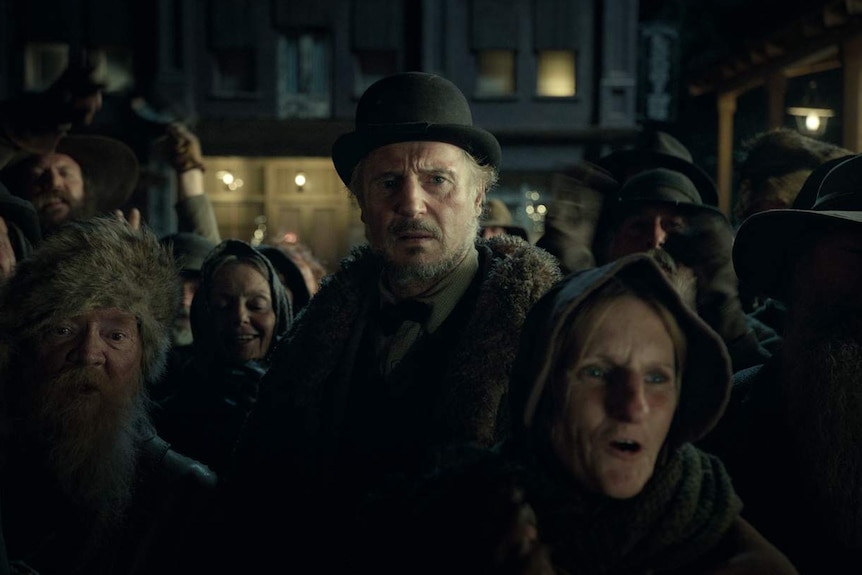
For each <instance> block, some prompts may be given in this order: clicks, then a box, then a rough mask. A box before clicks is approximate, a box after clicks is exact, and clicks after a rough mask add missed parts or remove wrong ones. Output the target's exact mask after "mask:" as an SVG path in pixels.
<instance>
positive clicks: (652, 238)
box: [647, 216, 667, 249]
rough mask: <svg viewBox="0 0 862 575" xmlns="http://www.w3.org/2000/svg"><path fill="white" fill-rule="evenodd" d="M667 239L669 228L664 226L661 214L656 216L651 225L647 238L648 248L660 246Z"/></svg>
mask: <svg viewBox="0 0 862 575" xmlns="http://www.w3.org/2000/svg"><path fill="white" fill-rule="evenodd" d="M666 241H667V230H665V228H664V222H663V221H662V218H661V217H660V216H656V217H655V218H654V219H653V221H652V225H651V226H650V233H649V237H648V238H647V243H648V249H652V248H660V247H662V246H664V244H665V242H666Z"/></svg>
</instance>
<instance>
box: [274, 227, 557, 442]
mask: <svg viewBox="0 0 862 575" xmlns="http://www.w3.org/2000/svg"><path fill="white" fill-rule="evenodd" d="M477 248H478V249H479V253H480V271H479V273H480V274H484V277H483V278H482V280H481V286H480V288H479V294H478V299H477V302H476V305H475V308H474V310H473V311H472V312H471V313H470V314H469V318H468V320H467V322H466V325H465V328H464V330H463V332H462V333H461V334H460V335H459V336H458V342H457V343H456V344H455V345H454V346H453V347H452V349H455V350H457V351H456V356H455V357H454V358H452V360H451V361H450V362H449V365H450V367H449V369H448V371H447V373H446V375H445V376H444V378H443V381H442V382H441V385H443V386H445V391H444V395H443V397H444V405H445V406H446V409H445V410H444V416H443V417H444V419H445V421H441V422H438V423H439V424H441V425H442V426H444V428H445V430H446V435H448V436H450V437H452V438H453V440H456V441H476V442H478V443H480V444H482V445H491V444H493V443H494V442H496V441H497V440H499V439H500V438H501V437H502V436H503V435H504V431H505V427H506V426H505V423H504V422H505V421H507V419H508V414H507V413H506V408H505V405H502V403H503V401H504V397H505V394H506V389H507V385H508V376H509V370H510V368H511V366H512V362H513V360H514V357H515V353H516V351H517V348H518V343H519V338H520V329H521V325H522V324H523V322H524V319H525V317H526V315H527V311H528V310H529V309H530V307H531V306H532V305H533V303H535V302H536V301H537V300H538V299H539V298H540V297H541V296H542V295H543V294H544V293H545V292H546V291H547V290H548V289H549V288H550V287H551V286H552V285H553V284H554V283H556V282H557V281H558V280H559V279H560V277H561V275H560V271H559V266H558V264H557V263H556V260H554V258H553V257H552V256H551V255H550V254H548V253H547V252H545V251H544V250H541V249H538V248H535V247H533V246H531V245H529V244H528V243H527V242H524V241H523V240H521V239H520V238H516V237H511V236H502V237H497V238H493V239H491V240H478V241H477ZM381 269H382V268H381V263H380V260H379V258H377V257H376V256H374V255H373V254H372V253H371V251H370V250H369V248H367V247H361V248H357V249H355V250H354V251H353V253H352V254H351V256H350V257H348V258H346V259H345V260H344V261H343V262H342V268H341V270H340V271H339V272H337V273H336V274H334V275H332V276H330V277H328V278H327V279H326V280H325V282H324V284H323V286H322V287H321V290H320V291H319V292H318V293H317V294H316V295H315V296H314V298H313V300H312V301H311V303H310V304H309V305H308V306H307V307H306V308H305V309H304V310H303V312H302V313H301V314H300V315H299V316H298V317H297V320H296V322H295V324H294V327H293V329H292V330H291V332H290V333H289V335H288V337H287V339H286V340H285V341H284V342H282V344H281V345H280V347H281V348H282V349H279V350H276V353H275V355H276V359H275V360H274V364H273V366H272V367H271V369H270V371H269V373H268V374H267V377H266V378H265V380H264V383H263V386H264V390H263V391H262V393H263V394H264V395H263V397H262V398H261V402H266V401H274V402H275V403H276V404H281V405H282V406H284V407H287V408H288V411H290V412H294V413H295V412H296V411H297V410H298V411H300V412H306V415H308V414H320V413H321V412H326V411H327V410H328V409H330V406H327V405H325V403H326V401H327V400H326V398H328V397H331V393H330V392H331V390H330V389H327V384H328V383H329V382H332V381H333V373H334V371H335V370H339V373H343V374H346V375H347V376H348V378H349V374H350V369H349V367H350V365H351V364H350V363H349V362H350V361H351V355H352V350H351V349H350V347H351V341H352V340H354V339H355V338H353V337H352V336H353V335H354V334H355V333H357V332H356V330H363V329H364V328H365V316H366V315H367V313H366V312H367V310H368V309H369V306H370V305H371V302H375V301H376V298H377V296H376V290H377V286H378V280H379V277H380V273H381ZM338 384H339V383H337V384H336V385H338ZM285 400H286V405H285V403H284V402H285ZM270 407H274V406H270ZM267 411H270V410H267ZM271 413H272V416H273V417H279V416H281V417H284V416H285V415H286V414H285V413H284V412H282V411H281V410H278V409H275V410H273V411H271ZM312 417H313V416H312ZM500 418H502V419H500ZM306 423H308V422H306ZM310 423H311V427H312V428H314V427H317V424H316V423H315V422H310ZM265 427H268V426H265ZM306 429H308V427H307V426H306ZM318 431H320V430H319V429H318Z"/></svg>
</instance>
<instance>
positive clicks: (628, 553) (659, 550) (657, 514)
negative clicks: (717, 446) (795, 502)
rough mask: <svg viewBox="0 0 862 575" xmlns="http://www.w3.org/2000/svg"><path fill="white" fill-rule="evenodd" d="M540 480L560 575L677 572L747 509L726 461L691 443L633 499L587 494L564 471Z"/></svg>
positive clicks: (546, 531) (544, 523)
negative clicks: (733, 481)
mask: <svg viewBox="0 0 862 575" xmlns="http://www.w3.org/2000/svg"><path fill="white" fill-rule="evenodd" d="M539 481H540V482H541V483H542V485H540V486H537V487H539V489H538V490H537V491H534V496H533V498H532V503H533V505H534V508H535V510H536V515H537V517H538V528H539V535H540V538H541V539H542V541H543V542H545V543H546V544H547V545H548V546H549V547H550V552H551V557H552V560H553V563H554V566H555V567H556V568H557V569H558V572H559V573H573V574H574V573H577V574H578V575H582V574H583V575H590V574H596V575H598V574H610V573H614V574H622V573H639V572H655V571H657V572H661V571H668V570H674V569H679V568H681V567H683V566H686V565H688V564H690V563H692V562H694V561H696V560H697V559H699V558H700V557H702V556H703V555H704V554H705V553H707V552H708V551H709V550H710V549H712V548H713V547H714V546H715V545H716V544H717V543H718V541H719V540H720V539H721V538H722V537H723V536H724V534H725V533H726V532H727V530H728V528H729V527H730V525H731V523H732V522H733V521H734V520H735V519H736V517H737V516H738V515H739V513H740V511H741V509H742V503H741V501H740V500H739V498H738V497H737V496H736V494H735V493H734V491H733V487H732V485H731V479H730V476H729V475H728V473H727V471H726V470H725V469H724V466H723V464H722V463H721V461H720V460H719V459H718V458H716V457H715V456H712V455H709V454H707V453H704V452H702V451H700V450H698V449H697V448H695V447H694V446H692V445H691V444H685V445H684V446H682V447H681V448H679V449H677V450H676V451H675V452H673V453H672V454H670V455H669V457H668V460H667V461H666V462H664V464H663V465H661V466H657V467H656V470H655V472H654V474H653V476H652V478H650V480H649V481H648V482H647V484H646V486H645V487H644V489H643V491H641V493H639V494H638V495H636V496H635V497H632V498H629V499H612V498H609V497H605V496H601V495H596V494H592V493H588V492H586V491H585V490H584V489H583V488H581V487H579V486H578V485H577V484H576V483H575V482H574V480H573V479H572V478H571V476H570V475H568V474H567V472H565V471H563V470H559V469H558V470H556V471H555V472H554V473H548V474H546V475H543V477H542V478H541V479H539Z"/></svg>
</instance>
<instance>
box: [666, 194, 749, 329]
mask: <svg viewBox="0 0 862 575" xmlns="http://www.w3.org/2000/svg"><path fill="white" fill-rule="evenodd" d="M686 220H687V226H686V227H685V228H684V229H683V230H681V231H679V232H675V233H673V234H670V235H669V236H668V239H667V242H666V243H665V245H664V249H665V251H667V252H668V253H669V254H670V255H671V256H672V257H673V258H674V260H675V261H676V262H677V263H678V264H682V265H684V266H686V267H688V268H690V269H691V270H692V271H693V272H694V275H695V277H696V278H697V281H696V289H697V296H696V302H697V312H698V315H700V317H701V318H702V319H703V320H704V321H706V323H707V324H709V325H710V327H712V328H713V329H714V330H715V331H716V332H718V334H719V335H720V336H721V337H722V339H724V341H725V343H727V344H728V345H730V344H731V343H733V342H734V341H736V340H737V339H739V338H740V337H743V336H745V335H746V333H747V332H748V331H749V329H748V325H747V324H746V321H745V313H744V311H743V309H742V303H741V302H740V299H739V287H738V284H739V282H738V279H737V277H736V271H735V270H734V269H733V258H732V249H733V230H732V228H731V226H730V223H729V222H728V221H727V218H725V217H724V216H723V215H722V214H720V213H717V212H710V211H707V210H703V211H701V212H696V213H692V214H690V215H689V216H688V217H687V218H686Z"/></svg>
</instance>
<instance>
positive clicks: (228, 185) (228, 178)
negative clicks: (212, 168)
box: [216, 170, 245, 192]
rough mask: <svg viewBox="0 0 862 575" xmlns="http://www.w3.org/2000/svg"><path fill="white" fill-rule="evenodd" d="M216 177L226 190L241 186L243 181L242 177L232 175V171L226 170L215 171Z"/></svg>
mask: <svg viewBox="0 0 862 575" xmlns="http://www.w3.org/2000/svg"><path fill="white" fill-rule="evenodd" d="M216 179H217V180H218V181H220V182H221V183H222V184H223V185H224V188H225V190H226V191H231V192H232V191H234V190H237V189H239V188H241V187H242V186H243V184H244V183H245V182H243V181H242V178H236V177H234V175H233V173H232V172H229V171H228V170H219V171H217V172H216Z"/></svg>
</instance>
